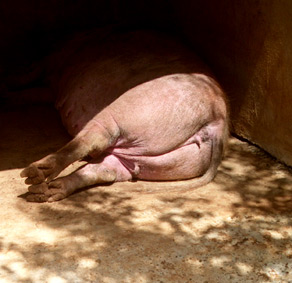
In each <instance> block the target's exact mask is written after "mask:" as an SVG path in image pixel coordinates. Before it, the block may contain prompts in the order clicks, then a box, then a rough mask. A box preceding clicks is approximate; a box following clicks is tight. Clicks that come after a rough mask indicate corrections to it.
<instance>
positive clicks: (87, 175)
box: [26, 164, 116, 202]
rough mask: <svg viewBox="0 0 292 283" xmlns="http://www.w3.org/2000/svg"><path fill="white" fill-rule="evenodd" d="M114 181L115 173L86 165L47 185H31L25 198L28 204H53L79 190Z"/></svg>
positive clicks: (95, 165)
mask: <svg viewBox="0 0 292 283" xmlns="http://www.w3.org/2000/svg"><path fill="white" fill-rule="evenodd" d="M115 180H116V172H115V170H114V169H109V168H107V167H106V166H104V165H102V164H86V165H85V166H83V167H82V168H80V169H79V170H77V171H75V172H73V173H71V174H70V175H68V176H65V177H61V178H57V179H55V180H53V181H51V182H49V183H45V182H43V183H41V184H37V185H31V186H30V187H29V188H28V191H29V192H30V193H31V194H30V195H28V196H27V198H26V199H27V201H29V202H53V201H58V200H61V199H64V198H66V197H68V196H69V195H71V194H72V193H73V192H74V191H76V190H77V189H80V188H84V187H88V186H90V185H95V184H97V183H110V182H114V181H115Z"/></svg>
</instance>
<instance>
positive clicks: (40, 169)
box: [20, 123, 114, 185]
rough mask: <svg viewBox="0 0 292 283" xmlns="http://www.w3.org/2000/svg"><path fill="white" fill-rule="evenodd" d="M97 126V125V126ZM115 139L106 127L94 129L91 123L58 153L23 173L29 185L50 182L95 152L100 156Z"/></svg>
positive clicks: (34, 164) (33, 164) (37, 162)
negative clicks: (67, 168)
mask: <svg viewBox="0 0 292 283" xmlns="http://www.w3.org/2000/svg"><path fill="white" fill-rule="evenodd" d="M95 128H97V127H95ZM112 141H114V139H113V138H112V136H110V135H109V134H108V133H107V132H106V131H105V130H104V129H102V130H100V131H99V129H98V128H97V130H96V129H95V130H92V126H91V125H90V123H88V125H87V126H86V127H85V129H84V130H82V131H81V132H80V133H79V134H78V135H77V136H76V137H75V138H74V139H73V140H72V141H70V142H69V143H67V144H66V145H65V146H64V147H62V148H61V149H60V150H58V151H57V152H56V153H53V154H50V155H48V156H46V157H44V158H42V159H41V160H39V161H36V162H33V163H32V164H30V165H29V166H28V167H26V168H25V169H24V170H23V171H22V172H21V173H20V176H21V177H22V178H26V180H25V183H26V184H28V185H37V184H40V183H42V182H44V181H45V182H50V181H52V180H53V179H54V178H55V177H57V176H58V175H59V174H60V172H61V171H63V170H64V169H65V168H66V167H67V166H68V165H70V164H72V163H73V162H75V161H77V160H81V159H82V158H84V157H86V156H87V155H89V154H91V153H94V154H95V156H98V155H99V154H100V153H101V152H103V151H104V150H105V149H106V148H107V147H108V146H110V144H111V142H112Z"/></svg>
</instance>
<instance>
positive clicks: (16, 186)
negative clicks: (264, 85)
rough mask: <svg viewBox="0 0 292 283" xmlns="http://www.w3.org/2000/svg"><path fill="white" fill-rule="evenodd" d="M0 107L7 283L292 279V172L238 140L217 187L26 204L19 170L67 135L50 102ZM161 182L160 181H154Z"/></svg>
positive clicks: (1, 263)
mask: <svg viewBox="0 0 292 283" xmlns="http://www.w3.org/2000/svg"><path fill="white" fill-rule="evenodd" d="M13 109H14V110H13V111H12V110H11V109H2V110H1V114H0V127H1V131H0V136H1V139H0V189H1V196H0V199H1V211H0V217H1V223H0V282H1V283H2V282H9V283H11V282H26V283H30V282H49V283H56V282H57V283H59V282H60V283H61V282H62V283H63V282H70V283H72V282H102V283H103V282H105V283H107V282H135V283H136V282H200V283H201V282H292V242H291V239H292V218H291V216H292V209H291V208H292V174H291V169H290V171H289V169H288V168H285V167H284V166H283V165H281V164H279V163H277V162H276V161H275V160H273V159H272V158H270V157H269V156H267V155H266V154H265V153H263V152H262V151H261V150H259V149H257V148H256V147H254V146H251V145H249V144H247V143H243V142H241V141H239V140H237V139H235V138H231V139H230V148H229V151H228V152H227V154H226V158H225V160H224V161H223V163H222V165H221V166H220V168H219V172H218V175H217V177H216V179H215V180H214V181H213V182H212V183H211V184H209V185H207V186H204V187H202V188H199V189H196V190H192V191H189V192H187V193H180V192H179V190H178V192H177V193H167V194H165V193H163V192H162V193H161V194H144V193H143V186H144V184H145V183H144V182H134V183H117V184H114V185H110V186H96V187H93V188H91V189H89V190H86V191H81V192H79V193H76V194H74V195H72V196H71V197H69V198H68V199H65V200H62V201H60V202H56V203H41V204H39V203H28V202H26V200H25V193H26V186H25V184H24V181H23V180H22V179H21V178H20V177H19V173H20V171H21V168H23V167H25V166H27V165H28V164H29V163H30V162H32V161H35V160H37V159H39V158H41V157H43V156H45V155H46V154H48V153H51V152H53V151H55V150H56V149H58V148H59V147H61V146H62V145H63V144H64V143H66V142H67V141H68V140H69V137H68V135H67V134H66V132H65V130H64V129H63V128H62V125H61V123H60V121H59V118H58V114H57V113H56V112H55V110H54V109H53V108H52V107H50V106H45V105H38V106H31V107H25V109H24V108H19V109H17V107H15V108H13ZM155 185H156V183H153V186H155Z"/></svg>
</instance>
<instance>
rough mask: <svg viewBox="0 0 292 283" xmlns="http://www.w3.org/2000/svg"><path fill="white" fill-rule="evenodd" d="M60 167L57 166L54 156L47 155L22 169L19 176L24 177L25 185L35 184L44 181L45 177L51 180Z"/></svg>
mask: <svg viewBox="0 0 292 283" xmlns="http://www.w3.org/2000/svg"><path fill="white" fill-rule="evenodd" d="M59 167H60V166H59ZM61 169H62V168H58V165H57V162H56V157H55V156H53V155H49V156H47V157H45V158H43V159H41V160H39V161H36V162H34V163H32V164H30V165H29V166H28V167H26V168H25V169H23V170H22V171H21V173H20V177H22V178H25V177H26V180H25V183H26V184H27V185H37V184H40V183H42V182H44V181H45V180H46V179H47V180H48V181H50V180H52V179H53V178H55V177H56V176H57V175H58V174H59V173H60V171H61Z"/></svg>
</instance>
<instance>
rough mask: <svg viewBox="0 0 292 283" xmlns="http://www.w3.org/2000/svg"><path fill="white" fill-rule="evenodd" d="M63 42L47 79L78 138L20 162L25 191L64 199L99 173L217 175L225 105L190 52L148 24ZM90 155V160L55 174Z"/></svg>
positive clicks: (197, 182) (115, 176)
mask: <svg viewBox="0 0 292 283" xmlns="http://www.w3.org/2000/svg"><path fill="white" fill-rule="evenodd" d="M72 50H73V51H72ZM62 52H64V53H62ZM62 52H59V53H58V54H57V55H56V56H55V57H51V59H50V61H51V62H50V63H52V60H53V59H52V58H54V60H53V61H54V62H55V63H56V65H57V67H56V69H55V71H52V70H51V73H52V75H50V82H51V87H52V89H53V90H54V92H55V93H56V94H57V100H56V107H57V109H58V110H59V112H60V115H61V118H62V121H63V124H64V126H65V127H66V128H67V130H68V132H69V133H70V134H71V135H73V136H74V138H73V139H72V140H71V141H70V142H69V143H68V144H66V145H65V146H64V147H63V148H61V149H60V150H58V151H57V152H55V153H52V154H50V155H48V156H46V157H44V158H42V159H41V160H39V161H36V162H33V163H32V164H30V165H29V166H28V167H27V168H25V169H24V170H23V171H22V172H21V177H26V178H27V179H26V184H30V186H29V187H28V190H29V192H30V193H31V194H30V195H29V196H28V197H27V200H28V201H39V202H42V201H49V202H52V201H57V200H61V199H63V198H65V197H67V196H69V195H70V194H72V193H73V192H74V191H75V190H77V189H79V188H83V187H87V186H90V185H94V184H99V183H109V182H119V181H130V180H133V179H141V180H159V181H170V180H185V179H191V178H195V179H193V180H192V183H191V186H189V185H188V188H181V186H179V187H177V188H176V189H177V190H179V189H190V188H195V187H198V186H202V185H205V184H207V183H208V182H210V181H211V180H212V179H213V178H214V176H215V174H216V171H217V167H218V165H219V164H220V161H221V158H222V154H223V150H224V147H225V144H226V140H227V137H228V113H227V106H226V100H225V97H224V93H223V91H222V90H221V89H220V87H219V85H218V84H217V83H216V81H215V80H214V79H213V78H212V77H211V75H210V73H209V71H208V69H207V68H206V67H205V66H204V65H203V64H202V63H201V62H200V60H199V59H198V58H197V57H196V56H195V55H194V54H193V52H191V51H190V50H188V49H187V48H186V47H184V46H182V45H181V44H180V43H179V42H178V40H174V39H171V38H169V37H168V36H165V35H162V34H160V33H154V32H151V31H132V32H126V33H116V34H110V35H109V34H108V35H106V36H104V37H103V38H102V39H100V40H96V39H95V38H93V39H90V40H88V39H87V40H85V41H84V43H83V45H80V46H79V47H78V48H75V49H74V48H73V49H72V48H71V49H70V50H69V49H67V51H66V49H65V50H63V51H62ZM54 62H53V63H54ZM51 69H52V68H51ZM85 157H90V158H91V159H90V161H89V162H88V163H87V164H86V165H84V166H83V167H81V168H79V169H78V170H77V171H75V172H73V173H71V174H70V175H67V176H65V177H60V178H56V177H57V176H58V174H59V173H60V172H61V171H62V170H63V169H64V168H66V167H67V166H68V165H70V164H71V163H73V162H75V161H77V160H81V159H83V158H85ZM156 187H157V186H156ZM170 188H173V186H169V187H168V186H165V185H164V186H162V187H160V188H159V186H158V189H154V188H153V190H165V191H167V190H169V189H170Z"/></svg>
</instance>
